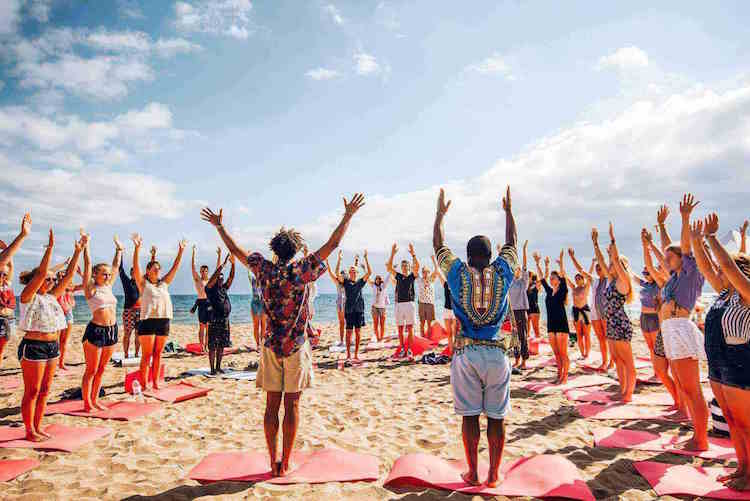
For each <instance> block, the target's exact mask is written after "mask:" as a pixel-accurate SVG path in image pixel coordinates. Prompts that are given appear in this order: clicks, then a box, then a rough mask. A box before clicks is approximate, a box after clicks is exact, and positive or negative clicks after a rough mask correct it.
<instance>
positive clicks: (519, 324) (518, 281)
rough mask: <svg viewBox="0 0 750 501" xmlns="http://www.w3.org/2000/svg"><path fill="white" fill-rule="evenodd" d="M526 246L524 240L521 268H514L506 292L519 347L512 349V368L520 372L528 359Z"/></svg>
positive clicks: (527, 243)
mask: <svg viewBox="0 0 750 501" xmlns="http://www.w3.org/2000/svg"><path fill="white" fill-rule="evenodd" d="M528 246H529V241H528V240H526V241H525V242H524V243H523V268H516V271H515V272H514V274H513V281H512V282H511V284H510V289H509V290H508V299H509V300H510V308H511V310H512V311H513V317H514V318H515V321H516V323H515V325H516V329H517V332H518V342H519V344H520V346H518V347H517V348H514V349H513V357H514V358H515V362H514V363H513V367H514V368H519V369H522V370H525V369H526V361H527V360H528V359H529V327H528V325H529V324H528V311H529V296H528V294H527V291H528V290H529V270H528V267H527V264H528V262H527V255H526V251H527V248H528ZM501 251H502V247H500V248H499V249H498V252H501Z"/></svg>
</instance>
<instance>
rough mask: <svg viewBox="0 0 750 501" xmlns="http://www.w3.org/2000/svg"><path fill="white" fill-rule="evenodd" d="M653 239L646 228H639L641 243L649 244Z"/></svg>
mask: <svg viewBox="0 0 750 501" xmlns="http://www.w3.org/2000/svg"><path fill="white" fill-rule="evenodd" d="M652 239H653V237H652V236H651V233H650V232H649V231H648V230H647V229H646V228H641V242H642V243H644V244H647V243H650V242H651V240H652Z"/></svg>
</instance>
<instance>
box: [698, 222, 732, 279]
mask: <svg viewBox="0 0 750 501" xmlns="http://www.w3.org/2000/svg"><path fill="white" fill-rule="evenodd" d="M703 236H704V234H703V221H701V220H700V219H698V220H697V221H693V224H691V225H690V238H691V239H692V246H693V255H694V256H695V264H696V265H697V266H698V271H700V272H701V275H703V276H704V277H705V278H706V280H707V281H708V283H709V284H711V287H713V288H714V290H715V291H716V292H721V291H722V289H723V288H724V283H723V282H722V280H721V277H720V276H719V273H718V270H717V269H716V268H715V267H714V265H713V263H712V262H711V258H709V256H708V253H707V252H706V248H705V247H704V246H703V242H704V239H703Z"/></svg>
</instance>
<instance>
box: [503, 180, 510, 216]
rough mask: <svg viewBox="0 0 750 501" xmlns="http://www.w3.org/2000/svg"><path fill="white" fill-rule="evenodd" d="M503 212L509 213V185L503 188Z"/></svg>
mask: <svg viewBox="0 0 750 501" xmlns="http://www.w3.org/2000/svg"><path fill="white" fill-rule="evenodd" d="M503 210H504V211H505V212H510V185H508V186H507V187H506V188H505V196H504V197H503Z"/></svg>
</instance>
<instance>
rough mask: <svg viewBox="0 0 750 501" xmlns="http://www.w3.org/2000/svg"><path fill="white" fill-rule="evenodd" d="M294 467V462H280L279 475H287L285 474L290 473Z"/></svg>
mask: <svg viewBox="0 0 750 501" xmlns="http://www.w3.org/2000/svg"><path fill="white" fill-rule="evenodd" d="M294 468H295V465H294V464H293V463H287V464H284V462H283V461H282V462H280V463H279V476H280V477H285V476H287V475H289V473H290V472H291V471H293V470H294Z"/></svg>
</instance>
